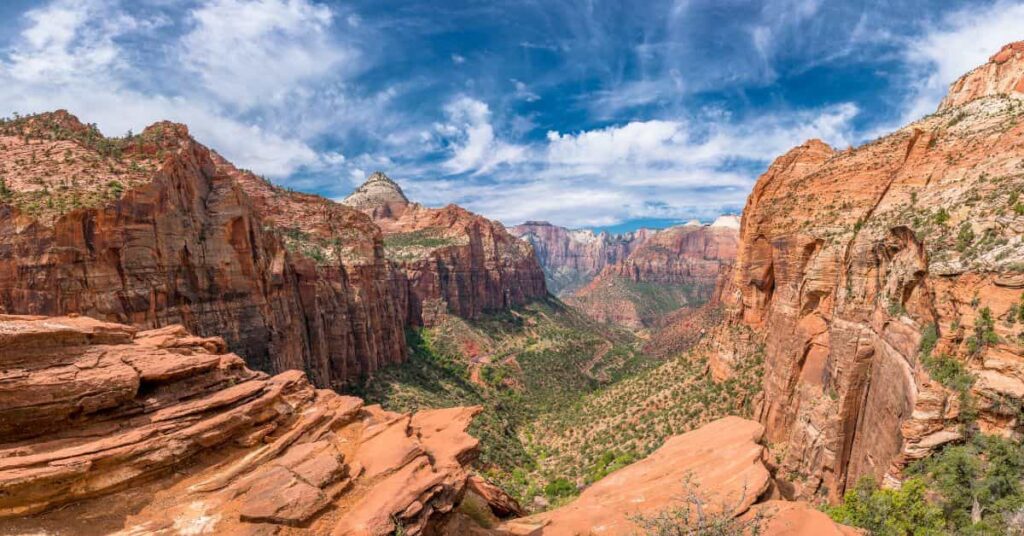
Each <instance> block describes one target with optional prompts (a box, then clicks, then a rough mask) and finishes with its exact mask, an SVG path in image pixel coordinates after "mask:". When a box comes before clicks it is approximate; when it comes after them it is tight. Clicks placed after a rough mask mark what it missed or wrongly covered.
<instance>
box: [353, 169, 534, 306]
mask: <svg viewBox="0 0 1024 536" xmlns="http://www.w3.org/2000/svg"><path fill="white" fill-rule="evenodd" d="M342 204H344V205H346V206H350V207H353V208H357V209H358V210H360V211H362V212H364V213H365V214H367V215H369V216H370V217H371V218H373V221H374V223H376V224H377V225H378V226H379V227H380V229H381V230H382V231H383V233H384V253H385V255H386V256H387V257H388V259H390V260H391V261H393V262H395V263H396V264H397V265H398V266H399V267H400V268H401V269H402V270H403V271H404V273H405V276H406V280H407V281H408V285H409V293H408V302H409V307H408V311H409V317H408V322H409V323H410V324H411V325H430V324H433V323H436V322H438V321H440V320H441V319H442V317H443V316H444V315H446V314H448V313H451V314H455V315H457V316H460V317H463V318H469V319H473V318H477V317H479V316H480V315H481V314H483V313H484V312H488V311H498V310H504V309H507V308H509V307H514V306H517V305H523V304H525V303H527V302H529V301H531V300H534V299H537V298H542V297H544V296H546V295H547V287H546V286H545V283H544V273H543V271H542V270H541V267H540V264H539V263H538V261H537V256H536V255H535V254H534V251H533V248H531V247H530V245H529V244H528V243H526V242H524V241H523V240H520V239H518V238H516V237H515V236H513V235H512V234H510V233H509V232H508V231H507V230H506V229H505V227H504V226H503V225H502V224H501V223H499V222H496V221H492V220H488V219H487V218H484V217H483V216H480V215H478V214H474V213H472V212H470V211H468V210H466V209H463V208H462V207H459V206H457V205H448V206H446V207H444V208H427V207H424V206H422V205H420V204H419V203H411V202H409V200H408V199H407V198H406V197H405V194H404V193H402V189H401V187H400V186H399V185H398V184H397V183H396V182H394V181H393V180H391V179H390V178H388V177H387V175H384V174H383V173H381V172H375V173H373V174H372V175H370V177H369V178H367V179H366V182H365V183H363V184H362V185H361V186H360V187H359V188H357V189H356V190H355V191H354V192H353V193H352V194H351V195H349V196H348V197H346V198H345V199H344V200H343V201H342Z"/></svg>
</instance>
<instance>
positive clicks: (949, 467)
mask: <svg viewBox="0 0 1024 536" xmlns="http://www.w3.org/2000/svg"><path fill="white" fill-rule="evenodd" d="M907 474H908V475H911V476H912V478H913V479H919V480H921V481H923V482H925V484H926V485H927V488H928V490H929V492H930V494H931V497H932V501H933V502H934V503H935V504H936V505H937V506H938V507H939V508H940V509H941V511H942V517H943V519H944V520H945V528H946V529H947V530H948V531H949V533H952V534H976V535H981V534H984V535H990V534H991V535H997V534H1008V533H1010V529H1011V528H1013V527H1012V526H1011V525H1010V524H1011V522H1012V518H1013V515H1014V514H1016V513H1018V512H1020V510H1021V508H1022V507H1024V490H1022V487H1021V479H1020V475H1021V474H1024V447H1022V446H1021V445H1020V444H1018V443H1017V442H1015V441H1013V440H1010V439H1005V438H1002V437H998V436H985V435H978V436H975V437H974V438H972V439H971V440H970V441H969V442H967V443H966V444H963V445H951V446H947V447H946V448H944V449H942V451H940V452H938V453H936V454H933V455H932V456H930V457H928V458H925V459H924V460H921V461H919V462H916V463H915V464H913V465H911V466H910V467H909V468H908V469H907Z"/></svg>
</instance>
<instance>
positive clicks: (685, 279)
mask: <svg viewBox="0 0 1024 536" xmlns="http://www.w3.org/2000/svg"><path fill="white" fill-rule="evenodd" d="M737 244H738V231H737V225H736V222H735V217H734V216H726V217H723V218H720V219H719V220H718V221H716V223H715V224H712V225H707V226H702V225H699V224H686V225H681V226H676V227H670V228H668V229H663V230H661V231H658V232H656V233H654V234H653V235H651V236H650V237H649V238H648V239H647V240H646V241H644V243H643V244H641V245H640V246H638V247H637V248H636V249H635V250H634V251H633V252H632V253H630V254H629V256H628V257H626V258H625V259H623V260H622V261H621V262H618V263H615V264H610V265H608V266H606V267H605V268H604V270H603V271H602V272H601V274H600V275H599V276H598V277H597V278H596V279H594V280H593V281H592V282H591V283H590V284H588V285H587V286H586V287H584V288H583V289H581V290H580V291H578V292H577V293H576V295H575V296H573V297H571V298H569V299H568V303H570V304H572V305H574V306H576V307H577V308H579V309H580V310H581V311H583V312H584V313H586V314H587V315H588V316H590V317H591V318H594V319H595V320H598V321H600V322H609V323H613V324H619V325H623V326H627V327H630V328H641V327H651V326H654V325H657V324H660V323H661V322H662V321H664V320H665V318H666V317H667V316H668V315H669V314H670V313H673V312H675V311H677V310H679V309H682V308H687V309H695V308H698V307H700V306H702V305H703V304H705V303H707V302H708V301H710V300H711V299H712V297H713V296H714V295H715V288H716V285H717V283H718V281H719V279H720V278H721V275H722V274H723V273H725V272H726V271H728V269H729V267H730V266H731V264H732V262H733V260H734V259H735V257H736V248H737Z"/></svg>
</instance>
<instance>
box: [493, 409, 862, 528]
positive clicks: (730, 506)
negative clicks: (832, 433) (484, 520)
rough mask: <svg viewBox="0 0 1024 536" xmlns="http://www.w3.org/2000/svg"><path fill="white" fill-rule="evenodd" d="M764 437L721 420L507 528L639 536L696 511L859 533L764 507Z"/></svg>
mask: <svg viewBox="0 0 1024 536" xmlns="http://www.w3.org/2000/svg"><path fill="white" fill-rule="evenodd" d="M763 435H764V427H763V426H762V425H760V424H758V423H757V422H754V421H750V420H746V419H741V418H739V417H726V418H723V419H719V420H717V421H714V422H711V423H709V424H707V425H705V426H703V427H701V428H698V429H697V430H694V431H692V432H688V433H685V434H682V435H679V436H675V437H672V438H669V439H668V440H667V441H666V442H665V444H664V445H663V446H662V447H661V448H659V449H658V450H656V451H655V452H654V453H652V454H651V455H650V456H648V457H647V458H644V459H643V460H641V461H639V462H636V463H634V464H632V465H629V466H627V467H624V468H622V469H620V470H618V471H616V472H614V473H612V474H610V475H608V476H607V477H605V478H603V479H602V480H600V481H598V482H597V483H595V484H594V485H592V486H590V487H589V488H587V489H585V490H584V491H583V493H581V494H580V496H579V497H578V498H576V499H575V500H573V501H572V502H570V503H568V504H567V505H565V506H562V507H559V508H555V509H554V510H550V511H547V512H544V513H541V514H537V515H534V516H530V517H526V518H522V519H517V520H513V521H510V522H508V523H506V524H505V525H504V526H503V527H502V528H504V529H505V530H507V531H508V532H510V533H513V534H535V535H538V536H562V535H565V536H572V535H576V534H590V533H593V534H608V535H611V536H616V535H632V534H641V533H644V529H650V527H648V526H645V524H644V523H643V520H644V519H646V520H655V519H663V520H665V521H669V520H671V521H674V522H677V523H679V524H680V525H681V524H682V522H683V516H682V515H681V512H686V511H689V513H690V515H689V519H690V520H691V522H696V520H697V519H698V517H699V516H707V517H711V516H714V517H716V518H718V517H725V518H729V517H742V518H743V520H740V521H737V526H740V525H745V526H747V527H749V528H753V527H754V526H755V525H760V528H761V532H760V533H761V534H769V535H782V534H790V535H792V534H808V535H809V534H856V532H854V531H853V530H851V529H849V528H847V527H842V526H839V525H836V524H835V523H833V522H832V521H831V520H829V519H828V517H827V516H825V515H824V514H822V513H820V512H817V511H815V510H813V509H812V508H810V507H808V506H807V505H806V504H805V503H788V502H783V501H769V502H764V503H759V499H761V498H762V497H764V496H767V495H769V494H770V490H771V487H772V483H771V482H772V481H771V476H770V474H769V472H768V469H767V468H766V466H765V464H764V461H763V458H764V455H765V448H764V446H763V445H762V444H761V441H762V437H763ZM755 503H757V504H756V506H755ZM752 507H753V509H754V511H751V508H752ZM755 512H756V513H755ZM665 526H666V528H667V527H668V525H667V524H666V525H665ZM680 528H681V527H680ZM690 528H691V529H692V527H690ZM815 530H820V531H821V532H814V531H815Z"/></svg>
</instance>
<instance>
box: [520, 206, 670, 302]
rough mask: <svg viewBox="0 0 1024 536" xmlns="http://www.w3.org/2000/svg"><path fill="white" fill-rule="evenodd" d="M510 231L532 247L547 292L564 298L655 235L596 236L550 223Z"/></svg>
mask: <svg viewBox="0 0 1024 536" xmlns="http://www.w3.org/2000/svg"><path fill="white" fill-rule="evenodd" d="M510 230H511V232H512V234H514V235H516V236H518V237H519V238H522V239H523V240H526V241H527V242H529V243H530V244H531V245H533V249H534V251H536V253H537V259H538V260H539V261H540V265H541V266H542V267H543V268H544V275H545V277H546V278H547V283H548V289H550V290H551V292H552V293H553V294H555V295H558V296H562V297H567V296H570V295H572V294H573V293H574V292H576V291H577V290H579V289H580V288H581V287H583V286H585V285H586V284H587V283H589V282H590V281H591V280H593V279H594V277H596V276H597V275H598V274H599V273H601V271H602V270H604V268H605V267H606V266H609V265H613V264H617V263H619V262H621V261H623V260H624V259H626V258H627V257H628V256H629V254H630V253H632V252H633V250H635V249H636V248H637V247H639V246H640V245H641V244H643V243H644V242H645V241H646V240H647V238H648V237H649V236H650V235H651V234H653V231H650V230H649V229H638V230H636V231H634V232H630V233H622V234H609V233H607V232H600V233H594V232H593V231H591V230H589V229H584V230H570V229H566V228H565V227H558V226H557V225H552V224H550V223H548V222H526V223H524V224H522V225H516V226H515V227H512V228H511V229H510Z"/></svg>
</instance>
